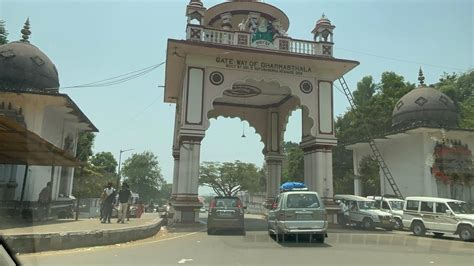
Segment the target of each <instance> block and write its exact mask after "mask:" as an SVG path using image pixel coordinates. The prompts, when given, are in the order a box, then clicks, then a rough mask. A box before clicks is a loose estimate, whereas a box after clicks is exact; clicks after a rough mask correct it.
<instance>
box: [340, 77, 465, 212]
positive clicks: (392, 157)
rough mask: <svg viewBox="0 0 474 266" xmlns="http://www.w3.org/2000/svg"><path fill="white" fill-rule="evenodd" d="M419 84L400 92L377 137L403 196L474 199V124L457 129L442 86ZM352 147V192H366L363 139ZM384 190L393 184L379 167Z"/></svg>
mask: <svg viewBox="0 0 474 266" xmlns="http://www.w3.org/2000/svg"><path fill="white" fill-rule="evenodd" d="M419 80H420V85H419V86H418V88H416V89H414V90H412V91H410V92H409V93H407V94H406V95H405V96H403V97H402V98H401V99H400V100H399V101H398V102H397V103H396V105H395V108H394V110H393V113H392V131H390V132H387V133H386V134H384V135H383V136H379V137H377V138H376V139H375V142H376V144H377V146H378V148H379V149H380V152H381V154H382V156H383V158H384V160H385V162H386V164H387V166H388V168H389V169H390V171H391V173H392V175H393V177H394V179H395V182H396V184H397V185H398V187H399V189H400V191H401V193H402V195H403V196H404V197H406V196H429V197H443V198H453V199H459V200H464V201H467V202H471V203H474V163H473V153H472V149H473V147H474V129H466V128H460V127H459V126H458V124H459V115H458V112H457V109H456V106H455V104H454V103H453V101H452V100H451V99H450V98H449V97H448V96H447V95H445V94H443V93H441V92H440V91H438V90H436V89H434V88H430V87H427V86H425V85H424V77H423V74H422V73H421V70H420V77H419ZM346 148H347V149H349V150H352V152H353V166H354V175H355V180H354V188H355V191H354V193H355V194H356V195H364V191H362V180H361V179H360V178H358V175H359V170H358V168H359V165H360V162H361V161H362V159H363V158H365V157H367V156H371V154H372V151H371V149H370V147H369V144H368V143H367V142H359V143H354V144H351V145H348V146H346ZM380 184H381V192H382V194H392V193H393V192H392V189H391V187H390V184H389V182H388V181H386V179H385V177H384V175H383V172H382V171H380Z"/></svg>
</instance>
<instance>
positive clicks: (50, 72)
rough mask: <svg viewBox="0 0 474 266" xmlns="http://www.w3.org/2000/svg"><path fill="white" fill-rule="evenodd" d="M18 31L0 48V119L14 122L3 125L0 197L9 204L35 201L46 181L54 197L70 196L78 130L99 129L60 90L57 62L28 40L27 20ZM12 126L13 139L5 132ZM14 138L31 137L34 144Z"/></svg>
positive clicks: (29, 32)
mask: <svg viewBox="0 0 474 266" xmlns="http://www.w3.org/2000/svg"><path fill="white" fill-rule="evenodd" d="M21 32H22V34H23V37H22V39H21V40H20V41H13V42H10V43H8V44H4V45H1V46H0V118H1V119H2V121H4V122H5V123H6V124H8V125H10V126H12V127H11V128H10V130H9V128H6V126H5V125H6V124H2V125H3V126H4V127H3V130H5V131H4V132H3V131H1V133H2V136H4V138H3V139H2V144H1V146H0V200H1V201H2V202H4V203H5V204H6V205H8V206H10V207H11V206H12V202H21V204H24V203H28V202H30V203H34V202H36V201H38V197H39V193H40V191H41V190H42V189H43V188H44V187H45V186H46V184H47V183H48V182H51V184H52V186H51V191H52V193H51V196H52V200H53V201H58V200H61V199H68V198H70V196H72V195H71V194H72V193H71V192H72V185H73V174H74V167H73V165H74V162H72V161H73V160H74V159H73V158H74V157H75V152H76V146H77V140H78V134H79V133H81V132H87V131H88V132H97V128H96V127H95V126H94V125H93V124H92V122H91V121H90V120H89V119H88V118H87V116H86V115H84V113H83V112H82V111H81V110H80V109H79V107H78V106H77V105H76V104H75V103H74V101H73V100H72V99H71V98H70V97H69V96H68V95H67V94H63V93H60V92H59V78H58V71H57V69H56V67H55V65H54V64H53V63H52V61H51V60H50V59H49V58H48V56H47V55H45V54H44V53H43V52H42V51H41V50H40V49H38V48H37V47H36V46H34V45H33V44H31V43H30V41H29V37H30V34H31V31H30V29H29V20H28V21H27V22H26V23H25V27H24V29H23V30H22V31H21ZM12 128H13V129H15V132H17V133H18V134H16V135H11V136H15V137H16V138H18V141H17V142H16V143H9V142H10V141H11V140H12V137H11V136H9V135H6V134H7V133H8V132H10V133H11V132H13V130H12ZM3 133H4V134H3ZM18 136H32V137H34V140H35V142H33V139H30V138H29V137H25V138H21V137H18ZM7 145H10V146H9V148H7ZM53 150H54V152H53ZM53 153H56V155H54V156H51V160H50V162H49V161H48V159H47V158H48V156H49V155H51V154H53ZM60 154H63V155H64V156H65V157H64V156H62V155H60ZM66 157H67V158H69V159H66V160H65V158H66ZM65 161H69V162H68V163H64V162H65ZM8 162H11V163H8ZM7 203H8V204H7ZM13 205H14V204H13Z"/></svg>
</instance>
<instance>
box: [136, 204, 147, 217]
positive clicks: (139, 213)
mask: <svg viewBox="0 0 474 266" xmlns="http://www.w3.org/2000/svg"><path fill="white" fill-rule="evenodd" d="M144 210H145V206H144V205H143V202H142V201H141V200H139V201H138V203H137V210H136V212H135V218H141V217H142V214H143V212H144Z"/></svg>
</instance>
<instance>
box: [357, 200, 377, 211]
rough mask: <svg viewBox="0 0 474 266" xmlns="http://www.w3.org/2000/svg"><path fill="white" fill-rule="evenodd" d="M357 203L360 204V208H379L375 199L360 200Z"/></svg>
mask: <svg viewBox="0 0 474 266" xmlns="http://www.w3.org/2000/svg"><path fill="white" fill-rule="evenodd" d="M357 204H358V205H359V209H361V210H376V209H377V207H376V206H375V202H374V201H358V202H357Z"/></svg>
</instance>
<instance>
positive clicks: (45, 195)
mask: <svg viewBox="0 0 474 266" xmlns="http://www.w3.org/2000/svg"><path fill="white" fill-rule="evenodd" d="M50 202H51V182H48V183H47V184H46V186H45V187H44V188H43V189H42V190H41V192H40V193H39V197H38V219H39V220H40V221H41V220H43V219H44V218H45V217H46V219H47V218H48V205H49V203H50Z"/></svg>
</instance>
